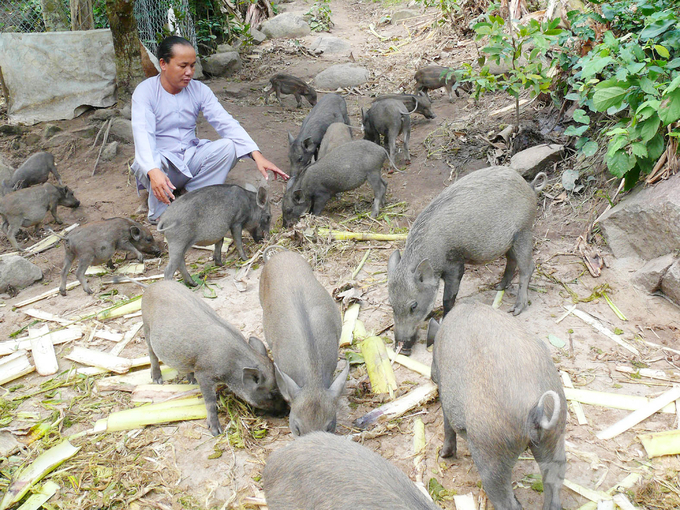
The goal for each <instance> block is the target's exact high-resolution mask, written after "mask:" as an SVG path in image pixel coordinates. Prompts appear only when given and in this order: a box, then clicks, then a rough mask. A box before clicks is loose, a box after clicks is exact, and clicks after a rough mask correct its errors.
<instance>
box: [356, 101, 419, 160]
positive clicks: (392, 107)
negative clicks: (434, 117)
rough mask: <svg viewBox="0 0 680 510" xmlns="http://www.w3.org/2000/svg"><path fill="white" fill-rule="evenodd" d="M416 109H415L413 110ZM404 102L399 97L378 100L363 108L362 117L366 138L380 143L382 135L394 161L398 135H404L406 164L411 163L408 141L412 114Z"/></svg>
mask: <svg viewBox="0 0 680 510" xmlns="http://www.w3.org/2000/svg"><path fill="white" fill-rule="evenodd" d="M413 111H415V109H414V110H413ZM413 111H408V110H407V109H406V106H404V103H403V102H401V101H399V100H398V99H382V100H380V101H376V102H375V103H373V104H372V105H371V107H370V108H369V109H368V110H364V109H363V108H362V109H361V118H362V121H363V123H364V138H365V139H366V140H370V141H372V142H375V143H377V144H380V137H381V136H382V137H383V138H384V142H385V145H387V147H388V150H389V153H390V159H391V160H392V161H394V154H395V152H396V150H397V136H399V135H400V134H402V133H403V135H404V157H405V158H406V164H407V165H409V164H411V154H410V153H409V150H408V142H409V139H410V138H411V116H410V115H411V114H412V113H413Z"/></svg>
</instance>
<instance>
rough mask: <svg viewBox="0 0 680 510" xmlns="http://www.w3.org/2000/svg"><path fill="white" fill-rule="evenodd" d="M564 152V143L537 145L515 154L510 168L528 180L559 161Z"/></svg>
mask: <svg viewBox="0 0 680 510" xmlns="http://www.w3.org/2000/svg"><path fill="white" fill-rule="evenodd" d="M563 153H564V146H563V145H557V144H542V145H536V146H535V147H529V148H528V149H525V150H523V151H521V152H518V153H517V154H515V155H514V156H513V157H512V159H510V168H513V169H514V170H516V171H518V172H519V173H520V174H521V175H522V177H524V178H525V179H527V180H529V179H533V178H534V177H536V174H537V173H538V172H541V171H543V170H546V169H548V167H549V166H551V165H552V164H553V163H554V162H556V161H559V160H560V159H561V158H562V154H563Z"/></svg>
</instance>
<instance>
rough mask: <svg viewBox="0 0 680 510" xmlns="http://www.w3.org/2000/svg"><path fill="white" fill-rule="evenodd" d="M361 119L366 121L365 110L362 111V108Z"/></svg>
mask: <svg viewBox="0 0 680 510" xmlns="http://www.w3.org/2000/svg"><path fill="white" fill-rule="evenodd" d="M361 120H362V121H363V122H366V112H365V111H364V109H363V108H362V109H361Z"/></svg>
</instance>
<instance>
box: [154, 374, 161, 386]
mask: <svg viewBox="0 0 680 510" xmlns="http://www.w3.org/2000/svg"><path fill="white" fill-rule="evenodd" d="M152 380H153V382H154V383H155V384H163V376H162V375H159V376H158V377H154V378H153V379H152Z"/></svg>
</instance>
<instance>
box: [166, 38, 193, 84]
mask: <svg viewBox="0 0 680 510" xmlns="http://www.w3.org/2000/svg"><path fill="white" fill-rule="evenodd" d="M160 66H161V71H162V77H164V78H165V82H166V84H167V85H168V87H169V88H170V90H169V92H171V93H173V94H177V93H178V92H180V91H181V90H182V89H183V88H184V87H186V86H187V85H189V82H190V81H191V79H192V78H193V77H194V71H195V67H196V52H195V51H194V49H193V48H192V47H191V46H185V45H184V44H175V45H174V46H173V47H172V58H170V62H166V61H165V60H163V59H161V61H160Z"/></svg>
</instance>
